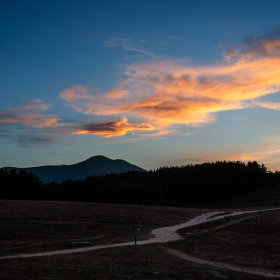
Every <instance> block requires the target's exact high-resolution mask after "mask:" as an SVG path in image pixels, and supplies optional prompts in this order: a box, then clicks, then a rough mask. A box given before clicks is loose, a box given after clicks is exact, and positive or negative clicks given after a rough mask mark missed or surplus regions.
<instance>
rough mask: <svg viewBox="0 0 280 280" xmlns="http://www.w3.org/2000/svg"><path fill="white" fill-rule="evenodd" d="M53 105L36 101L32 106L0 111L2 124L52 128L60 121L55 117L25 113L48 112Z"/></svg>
mask: <svg viewBox="0 0 280 280" xmlns="http://www.w3.org/2000/svg"><path fill="white" fill-rule="evenodd" d="M51 105H52V104H44V103H43V101H41V100H35V101H33V102H32V103H31V104H28V105H23V106H19V107H15V108H12V107H9V108H6V109H5V110H2V111H0V123H2V124H6V125H7V124H21V125H26V126H32V127H38V128H43V127H52V126H56V125H57V124H58V121H59V120H60V119H59V118H58V117H57V116H55V115H48V114H39V113H29V114H26V113H23V112H24V111H26V110H47V109H48V108H49V107H50V106H51Z"/></svg>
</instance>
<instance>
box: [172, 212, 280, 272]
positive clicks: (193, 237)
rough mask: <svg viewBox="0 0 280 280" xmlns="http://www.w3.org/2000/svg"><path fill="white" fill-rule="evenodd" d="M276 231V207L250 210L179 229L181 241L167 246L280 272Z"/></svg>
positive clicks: (278, 225)
mask: <svg viewBox="0 0 280 280" xmlns="http://www.w3.org/2000/svg"><path fill="white" fill-rule="evenodd" d="M244 218H247V219H244ZM239 219H240V221H239V222H238V220H239ZM241 219H244V220H241ZM234 220H236V221H237V223H231V222H232V221H234ZM279 232H280V211H279V210H277V211H270V212H264V213H254V214H248V215H245V216H242V217H235V218H234V219H232V218H231V219H227V220H220V221H216V222H212V223H209V224H207V223H206V224H202V225H199V226H196V227H192V228H188V229H183V230H181V231H179V233H180V234H181V235H182V236H183V237H184V240H182V241H178V242H176V243H171V247H173V248H175V249H179V250H180V251H182V252H185V253H188V254H191V255H193V256H197V257H199V258H203V259H207V260H211V261H218V262H224V263H229V264H235V265H238V266H245V267H255V268H261V269H268V270H275V271H280V262H279V260H280V235H279Z"/></svg>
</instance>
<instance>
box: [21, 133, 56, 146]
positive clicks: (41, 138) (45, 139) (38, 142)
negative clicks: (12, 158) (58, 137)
mask: <svg viewBox="0 0 280 280" xmlns="http://www.w3.org/2000/svg"><path fill="white" fill-rule="evenodd" d="M17 140H18V143H19V146H20V147H22V148H30V147H46V146H49V145H51V144H53V143H54V142H55V140H54V139H53V137H51V136H46V135H29V134H24V135H20V136H19V137H18V139H17Z"/></svg>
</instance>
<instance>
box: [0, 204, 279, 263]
mask: <svg viewBox="0 0 280 280" xmlns="http://www.w3.org/2000/svg"><path fill="white" fill-rule="evenodd" d="M273 210H280V208H273V209H265V210H254V211H234V212H232V213H230V214H224V213H225V212H210V213H206V214H202V215H199V216H197V217H195V218H193V219H191V220H190V221H188V222H185V223H182V224H179V225H175V226H170V227H163V228H158V229H154V230H152V231H151V238H149V239H147V240H141V241H138V242H137V244H138V245H145V244H152V243H166V242H171V241H176V240H180V239H182V237H181V236H180V235H179V234H178V233H177V231H178V230H180V229H182V228H186V227H191V226H195V225H199V224H203V223H207V222H211V221H216V220H220V219H223V218H227V217H233V216H238V215H243V214H249V213H256V212H264V211H273ZM133 245H134V242H125V243H117V244H109V245H99V246H90V247H86V248H74V249H66V250H57V251H49V252H42V253H30V254H17V255H8V256H3V257H0V260H3V259H13V258H32V257H45V256H53V255H63V254H73V253H80V252H87V251H92V250H100V249H105V248H113V247H120V246H133Z"/></svg>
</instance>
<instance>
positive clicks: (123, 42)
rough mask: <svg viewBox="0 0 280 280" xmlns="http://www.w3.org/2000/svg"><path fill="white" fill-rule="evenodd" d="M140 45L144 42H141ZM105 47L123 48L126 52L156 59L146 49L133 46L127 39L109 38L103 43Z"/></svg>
mask: <svg viewBox="0 0 280 280" xmlns="http://www.w3.org/2000/svg"><path fill="white" fill-rule="evenodd" d="M141 42H142V43H144V42H145V41H144V40H142V41H141ZM104 46H105V47H111V48H113V47H123V48H124V49H125V50H126V51H133V52H138V53H141V54H143V55H147V56H152V57H156V56H157V55H156V54H154V53H152V52H150V51H148V50H147V49H146V48H144V47H141V46H139V44H135V42H133V41H132V40H131V39H128V38H111V39H110V40H107V41H106V42H105V43H104Z"/></svg>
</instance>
